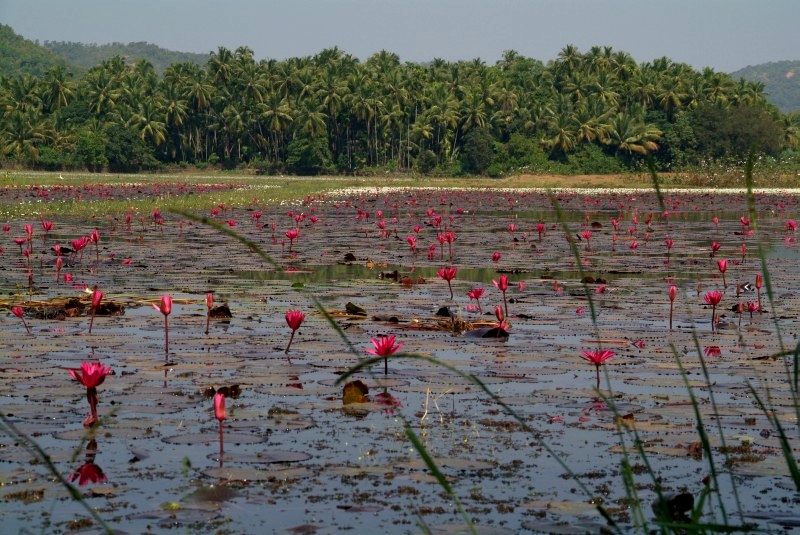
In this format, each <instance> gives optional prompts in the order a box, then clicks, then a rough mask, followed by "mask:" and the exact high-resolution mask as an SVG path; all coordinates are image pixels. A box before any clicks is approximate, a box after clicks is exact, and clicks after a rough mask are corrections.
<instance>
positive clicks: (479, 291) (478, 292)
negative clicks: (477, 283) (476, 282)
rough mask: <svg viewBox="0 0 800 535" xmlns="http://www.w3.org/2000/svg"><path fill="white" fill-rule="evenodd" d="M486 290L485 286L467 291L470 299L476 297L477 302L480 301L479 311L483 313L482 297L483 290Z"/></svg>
mask: <svg viewBox="0 0 800 535" xmlns="http://www.w3.org/2000/svg"><path fill="white" fill-rule="evenodd" d="M484 291H485V290H484V289H483V288H473V289H472V290H470V291H468V292H467V297H469V298H470V299H474V300H475V302H477V303H478V312H479V313H480V314H483V308H481V301H480V299H481V297H483V292H484Z"/></svg>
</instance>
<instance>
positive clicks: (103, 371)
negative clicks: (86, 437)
mask: <svg viewBox="0 0 800 535" xmlns="http://www.w3.org/2000/svg"><path fill="white" fill-rule="evenodd" d="M67 371H68V372H69V374H70V375H71V376H72V378H73V379H75V380H76V381H77V382H79V383H80V384H82V385H83V386H85V387H86V399H87V401H88V402H89V409H90V411H91V413H90V414H89V416H88V417H87V418H86V419H85V420H84V421H83V426H84V427H92V426H94V425H97V422H98V420H99V419H98V417H97V402H98V398H97V387H98V386H100V385H101V384H103V382H104V381H105V379H106V375H108V374H109V373H111V368H107V367H105V366H103V365H102V364H100V363H99V362H93V363H89V362H83V363H81V367H80V368H68V369H67Z"/></svg>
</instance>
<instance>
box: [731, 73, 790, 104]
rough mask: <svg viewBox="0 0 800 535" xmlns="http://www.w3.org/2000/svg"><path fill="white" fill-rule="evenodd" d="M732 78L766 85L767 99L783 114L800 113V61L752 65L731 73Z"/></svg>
mask: <svg viewBox="0 0 800 535" xmlns="http://www.w3.org/2000/svg"><path fill="white" fill-rule="evenodd" d="M731 76H732V77H733V78H735V79H737V80H738V79H739V78H744V79H745V80H750V81H751V82H761V83H762V84H764V91H765V92H766V94H767V98H768V99H769V101H770V102H772V103H773V104H775V106H777V107H778V109H779V110H781V111H782V112H784V113H789V112H792V111H800V61H773V62H770V63H762V64H760V65H751V66H749V67H745V68H744V69H739V70H738V71H736V72H734V73H731Z"/></svg>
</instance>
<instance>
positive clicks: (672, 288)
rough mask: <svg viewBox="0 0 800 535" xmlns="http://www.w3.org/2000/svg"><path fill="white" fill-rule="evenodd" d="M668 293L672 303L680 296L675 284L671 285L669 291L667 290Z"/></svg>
mask: <svg viewBox="0 0 800 535" xmlns="http://www.w3.org/2000/svg"><path fill="white" fill-rule="evenodd" d="M667 293H668V294H669V300H670V302H673V301H675V298H676V297H677V296H678V287H677V286H675V285H674V284H672V285H670V287H669V290H667Z"/></svg>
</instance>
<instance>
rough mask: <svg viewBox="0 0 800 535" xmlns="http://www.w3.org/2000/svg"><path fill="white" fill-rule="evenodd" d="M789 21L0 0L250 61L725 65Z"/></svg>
mask: <svg viewBox="0 0 800 535" xmlns="http://www.w3.org/2000/svg"><path fill="white" fill-rule="evenodd" d="M798 21H800V0H260V1H259V0H0V23H2V24H6V25H8V26H11V28H13V29H14V31H15V32H16V33H18V34H20V35H22V36H23V37H25V38H28V39H32V40H38V41H39V42H44V41H76V42H81V43H96V44H105V43H111V42H121V43H129V42H138V41H146V42H149V43H153V44H156V45H159V46H161V47H164V48H167V49H170V50H177V51H181V52H201V53H208V52H212V51H216V50H217V49H218V48H219V47H220V46H224V47H226V48H228V49H230V50H235V49H236V48H238V47H239V46H247V47H249V48H250V49H252V50H253V52H254V55H255V58H256V59H259V60H260V59H277V60H282V59H286V58H289V57H298V56H311V55H314V54H316V53H318V52H320V51H321V50H323V49H325V48H331V47H334V46H336V47H339V49H341V50H343V51H344V52H346V53H348V54H351V55H353V56H355V57H357V58H359V59H361V60H365V59H367V58H368V57H369V56H371V55H372V54H374V53H376V52H379V51H381V50H386V51H388V52H393V53H395V54H397V55H398V56H400V60H401V61H402V62H406V61H410V62H415V63H424V62H428V61H430V60H432V59H434V58H441V59H444V60H447V61H457V60H472V59H475V58H479V59H481V60H483V61H484V62H485V63H486V64H487V65H493V64H494V63H495V62H497V61H498V60H499V59H500V58H501V57H502V54H503V51H505V50H515V51H516V52H518V53H519V54H521V55H523V56H527V57H530V58H534V59H538V60H542V61H544V62H547V61H549V60H551V59H555V58H556V56H557V55H558V53H559V51H561V50H562V49H563V48H564V47H565V46H566V45H568V44H572V45H575V46H577V47H578V49H579V50H580V51H582V52H586V51H587V50H588V49H589V48H590V47H592V46H596V45H597V46H611V47H613V48H614V49H615V50H621V51H624V52H628V53H629V54H630V55H631V56H632V57H633V59H634V60H635V61H636V62H638V63H641V62H645V61H652V60H653V59H655V58H660V57H662V56H666V57H668V58H670V59H672V60H673V61H676V62H681V63H688V64H689V65H691V66H693V67H695V68H696V69H702V68H704V67H711V68H713V69H714V70H717V71H722V72H733V71H736V70H738V69H740V68H743V67H746V66H748V65H756V64H759V63H765V62H770V61H782V60H798V59H800V32H798V30H797V28H798Z"/></svg>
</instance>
